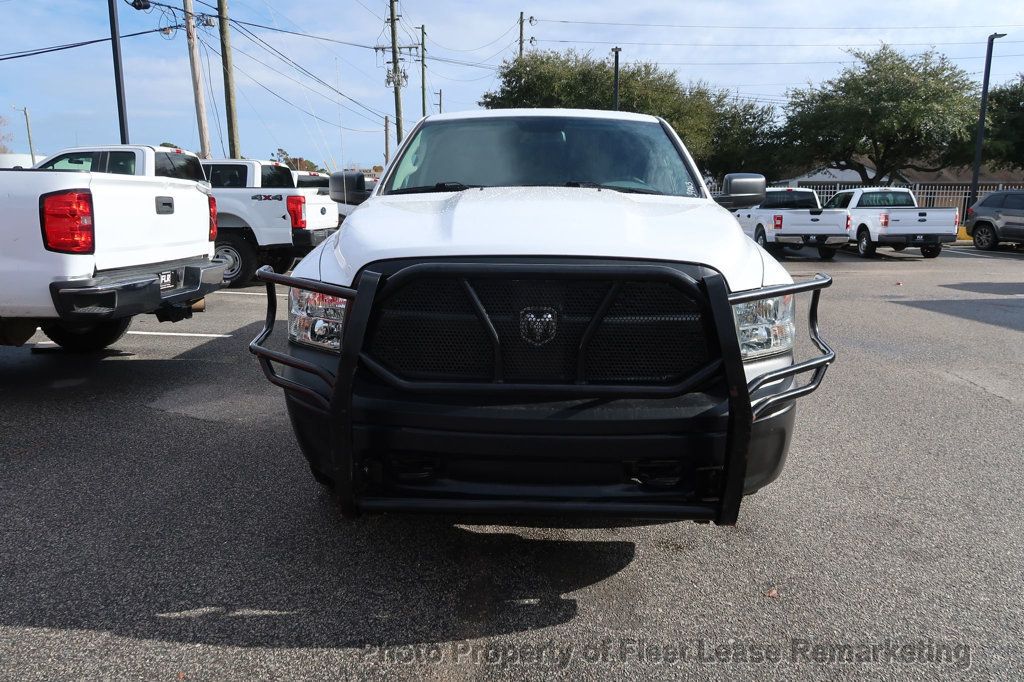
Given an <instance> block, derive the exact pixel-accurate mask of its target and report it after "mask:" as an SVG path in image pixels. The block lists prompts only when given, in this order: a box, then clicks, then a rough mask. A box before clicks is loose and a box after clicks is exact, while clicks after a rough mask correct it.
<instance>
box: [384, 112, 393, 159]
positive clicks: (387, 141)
mask: <svg viewBox="0 0 1024 682" xmlns="http://www.w3.org/2000/svg"><path fill="white" fill-rule="evenodd" d="M390 162H391V118H390V117H389V116H385V117H384V165H385V166H386V165H388V164H389V163H390Z"/></svg>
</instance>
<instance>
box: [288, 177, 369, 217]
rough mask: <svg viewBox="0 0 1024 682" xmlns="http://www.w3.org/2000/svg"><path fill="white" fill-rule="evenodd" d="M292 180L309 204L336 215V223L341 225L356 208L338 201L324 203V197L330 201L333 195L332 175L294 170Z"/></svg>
mask: <svg viewBox="0 0 1024 682" xmlns="http://www.w3.org/2000/svg"><path fill="white" fill-rule="evenodd" d="M292 179H293V180H294V181H295V188H296V189H297V190H299V191H300V192H302V193H303V194H305V195H306V202H307V204H309V203H310V202H311V203H315V204H317V205H318V206H320V209H323V208H326V209H327V212H328V213H333V214H334V219H335V222H336V223H337V224H339V225H340V224H341V221H342V220H344V219H345V218H344V216H346V215H348V214H349V213H351V212H352V211H351V209H352V208H355V207H354V206H346V205H345V204H339V203H337V202H336V201H330V202H328V203H326V204H325V203H324V197H326V198H328V199H329V198H330V195H331V190H330V184H331V174H330V173H321V172H319V171H301V170H293V171H292ZM346 208H347V209H350V210H348V211H345V210H344V209H346Z"/></svg>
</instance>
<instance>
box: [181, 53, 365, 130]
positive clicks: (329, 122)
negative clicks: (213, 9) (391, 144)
mask: <svg viewBox="0 0 1024 682" xmlns="http://www.w3.org/2000/svg"><path fill="white" fill-rule="evenodd" d="M199 41H200V42H201V43H203V45H204V46H205V47H206V49H207V50H210V51H211V52H213V53H214V54H216V55H217V56H220V53H219V52H217V50H215V49H214V48H212V47H210V45H209V44H208V43H207V42H206V41H205V40H203V39H202V38H199ZM235 70H236V71H238V72H239V73H240V74H242V75H243V76H245V77H246V78H248V79H249V80H251V81H252V82H253V83H255V84H256V85H258V86H260V87H261V88H263V89H264V90H266V91H267V92H269V93H270V94H271V95H273V96H274V97H276V98H277V99H279V100H281V101H282V102H284V103H285V104H287V105H288V106H290V107H292V108H293V109H295V110H297V111H301V112H302V113H304V114H305V115H306V116H309V117H311V118H315V119H317V120H319V121H321V122H323V123H326V124H327V125H331V126H334V127H335V128H341V129H342V130H348V131H350V132H354V133H364V132H374V133H378V132H380V130H372V131H371V130H363V129H360V128H346V127H344V126H341V125H338V124H337V123H334V122H333V121H328V120H327V119H325V118H320V117H319V116H317V115H316V114H314V113H311V112H309V111H306V110H305V109H303V108H302V107H300V106H298V105H297V104H295V103H294V102H292V101H291V100H289V99H287V98H285V97H283V96H282V95H280V94H278V93H276V92H274V91H273V90H271V89H270V88H268V87H267V86H266V85H264V84H263V83H261V82H259V81H258V80H257V79H256V78H254V77H253V76H251V75H249V74H248V73H246V72H245V71H243V70H242V69H240V68H238V66H235Z"/></svg>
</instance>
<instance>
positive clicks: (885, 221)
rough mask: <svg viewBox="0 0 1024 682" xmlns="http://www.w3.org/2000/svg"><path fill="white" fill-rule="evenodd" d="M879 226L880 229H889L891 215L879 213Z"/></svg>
mask: <svg viewBox="0 0 1024 682" xmlns="http://www.w3.org/2000/svg"><path fill="white" fill-rule="evenodd" d="M878 225H879V227H889V214H888V213H879V214H878Z"/></svg>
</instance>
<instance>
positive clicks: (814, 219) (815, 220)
mask: <svg viewBox="0 0 1024 682" xmlns="http://www.w3.org/2000/svg"><path fill="white" fill-rule="evenodd" d="M819 220H821V218H811V222H812V223H816V222H818V221H819Z"/></svg>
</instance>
